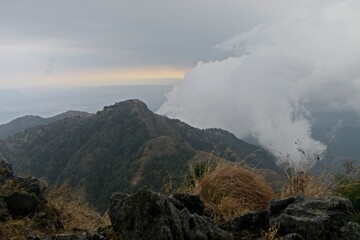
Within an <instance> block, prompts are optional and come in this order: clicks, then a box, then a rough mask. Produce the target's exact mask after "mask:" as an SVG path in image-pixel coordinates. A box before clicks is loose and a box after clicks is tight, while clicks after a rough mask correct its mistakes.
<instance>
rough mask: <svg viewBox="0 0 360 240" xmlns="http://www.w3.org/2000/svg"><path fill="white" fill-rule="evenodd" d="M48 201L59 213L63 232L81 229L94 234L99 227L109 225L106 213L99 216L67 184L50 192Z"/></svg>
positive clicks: (80, 195)
mask: <svg viewBox="0 0 360 240" xmlns="http://www.w3.org/2000/svg"><path fill="white" fill-rule="evenodd" d="M48 201H49V204H51V205H52V206H54V207H55V209H57V210H58V212H59V213H60V216H59V217H60V221H61V222H62V224H63V225H64V231H72V230H74V229H75V230H76V229H81V230H86V231H88V232H89V233H95V232H96V230H97V229H98V228H99V227H105V226H108V225H110V224H111V223H110V218H109V216H108V214H107V213H105V214H104V215H100V214H99V213H98V212H97V211H95V210H94V209H93V208H92V207H91V206H90V205H89V204H88V203H87V202H86V201H85V200H84V198H83V196H82V194H75V193H74V191H73V189H72V188H71V187H70V186H69V184H67V183H65V184H63V185H62V186H60V187H58V188H56V189H54V190H52V191H50V193H49V194H48Z"/></svg>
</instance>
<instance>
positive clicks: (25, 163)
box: [0, 100, 276, 208]
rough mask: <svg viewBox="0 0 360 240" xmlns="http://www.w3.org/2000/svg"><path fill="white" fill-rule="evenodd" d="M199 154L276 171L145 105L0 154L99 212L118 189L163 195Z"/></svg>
mask: <svg viewBox="0 0 360 240" xmlns="http://www.w3.org/2000/svg"><path fill="white" fill-rule="evenodd" d="M257 149H258V152H257V154H256V155H254V152H255V151H256V150H257ZM200 151H201V152H208V153H210V152H212V153H213V154H215V155H217V156H221V157H224V156H227V159H229V160H238V159H239V158H240V157H243V156H247V158H246V162H247V163H248V164H250V165H252V166H258V167H260V168H261V167H266V168H271V169H276V165H275V162H274V161H275V160H274V158H273V157H272V156H271V155H269V154H268V153H267V152H266V151H264V150H262V149H260V148H259V147H256V146H254V145H250V144H247V143H245V142H243V141H241V140H239V139H237V138H236V137H235V136H234V135H232V134H231V133H229V132H226V131H223V130H219V129H210V130H200V129H196V128H193V127H191V126H189V125H187V124H185V123H183V122H181V121H179V120H172V119H169V118H167V117H164V116H160V115H157V114H154V113H152V112H151V111H150V110H149V109H148V108H147V106H146V105H145V104H144V103H143V102H141V101H139V100H128V101H125V102H121V103H117V104H115V105H112V106H109V107H105V108H104V109H103V110H102V111H99V112H97V113H96V115H93V116H90V117H78V118H65V119H62V120H60V121H57V122H53V123H51V124H48V125H43V126H38V127H35V128H31V129H27V130H25V131H24V132H22V133H19V134H16V135H14V136H11V137H9V138H7V139H6V140H2V141H0V154H2V155H3V157H5V158H6V159H7V160H8V161H9V162H10V163H12V164H13V167H14V169H15V170H16V171H17V172H18V173H19V174H22V175H33V176H36V177H42V176H45V177H46V178H47V179H48V181H49V182H50V183H51V184H57V183H62V182H64V181H66V180H67V181H70V183H71V184H72V185H73V186H76V187H78V188H80V189H83V190H84V191H85V192H86V193H87V196H88V198H89V200H90V201H91V202H92V203H94V204H95V205H96V206H98V207H100V208H104V207H105V204H106V203H107V200H108V198H109V197H110V195H111V194H112V192H114V191H125V192H129V191H133V190H136V189H138V188H141V187H143V186H145V185H147V186H149V187H151V188H153V189H155V190H160V189H161V187H162V186H163V181H164V179H165V178H166V176H168V175H173V174H175V173H176V174H179V173H181V172H184V171H186V169H187V168H188V164H189V161H191V159H192V157H194V156H195V154H196V153H197V152H200ZM229 153H231V154H229Z"/></svg>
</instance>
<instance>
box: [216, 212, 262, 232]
mask: <svg viewBox="0 0 360 240" xmlns="http://www.w3.org/2000/svg"><path fill="white" fill-rule="evenodd" d="M218 226H219V227H220V228H221V229H223V230H225V231H228V232H232V233H233V235H234V236H236V237H239V238H241V239H244V238H248V239H255V238H259V237H261V232H263V231H264V232H265V231H267V230H268V229H269V214H268V211H267V210H263V211H258V212H251V213H247V214H244V215H242V216H239V217H236V218H234V219H232V220H231V221H225V222H223V223H221V224H219V225H218Z"/></svg>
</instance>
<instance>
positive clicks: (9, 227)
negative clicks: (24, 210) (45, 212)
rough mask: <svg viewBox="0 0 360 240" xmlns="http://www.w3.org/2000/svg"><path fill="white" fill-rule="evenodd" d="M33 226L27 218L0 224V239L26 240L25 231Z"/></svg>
mask: <svg viewBox="0 0 360 240" xmlns="http://www.w3.org/2000/svg"><path fill="white" fill-rule="evenodd" d="M33 225H34V224H33V222H32V221H31V220H30V219H28V218H24V219H20V220H10V221H6V222H3V223H0V239H7V240H27V237H26V234H27V231H28V229H29V228H31V227H32V226H33Z"/></svg>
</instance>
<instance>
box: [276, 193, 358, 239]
mask: <svg viewBox="0 0 360 240" xmlns="http://www.w3.org/2000/svg"><path fill="white" fill-rule="evenodd" d="M352 214H353V208H352V205H351V203H350V201H349V200H347V199H345V198H341V197H333V196H329V197H321V198H305V197H303V196H297V197H290V198H287V199H282V200H277V199H273V200H272V201H271V202H270V205H269V223H270V227H276V226H279V230H278V233H279V234H280V235H281V236H284V235H287V234H292V233H297V234H299V235H300V236H302V237H303V238H304V239H308V240H313V239H314V240H315V239H316V240H321V239H324V240H325V239H326V240H331V239H341V232H340V229H341V228H342V227H343V226H344V225H346V223H347V222H348V221H349V220H350V218H351V216H352Z"/></svg>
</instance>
